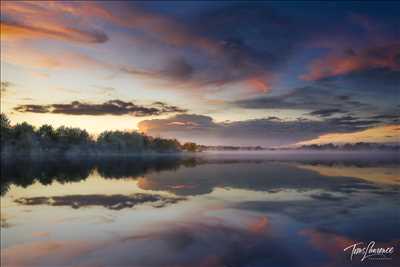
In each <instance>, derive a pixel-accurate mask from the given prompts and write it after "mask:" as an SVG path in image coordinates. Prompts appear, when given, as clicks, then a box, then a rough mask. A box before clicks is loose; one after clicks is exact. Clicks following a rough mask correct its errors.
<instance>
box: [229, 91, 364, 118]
mask: <svg viewBox="0 0 400 267" xmlns="http://www.w3.org/2000/svg"><path fill="white" fill-rule="evenodd" d="M234 105H236V106H239V107H242V108H249V109H298V110H315V109H320V110H334V111H335V110H342V109H344V110H346V109H348V110H352V111H354V110H356V109H358V108H361V107H364V106H365V105H366V104H364V103H361V102H359V101H357V100H353V99H352V97H351V96H350V95H343V94H340V92H339V93H336V92H333V91H332V88H326V87H323V86H305V87H300V88H296V89H293V90H292V91H290V92H289V93H286V94H283V95H278V96H263V97H257V98H251V99H244V100H238V101H236V102H234ZM315 115H318V114H315Z"/></svg>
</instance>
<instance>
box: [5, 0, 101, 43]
mask: <svg viewBox="0 0 400 267" xmlns="http://www.w3.org/2000/svg"><path fill="white" fill-rule="evenodd" d="M1 7H2V10H1V11H2V12H1V13H2V17H4V19H2V21H1V29H2V30H1V35H2V39H4V40H6V41H7V40H20V39H22V40H25V39H46V38H47V39H59V40H63V41H71V42H81V43H103V42H106V41H107V40H108V37H107V35H106V34H105V33H103V32H101V31H99V30H95V29H93V28H92V27H89V23H80V24H79V25H78V24H77V23H76V19H75V20H72V19H70V18H68V17H67V16H66V14H67V13H66V11H70V12H69V13H71V14H74V15H83V12H85V10H86V11H87V9H84V8H83V9H82V8H81V9H79V10H80V11H79V12H75V11H74V12H71V10H76V9H77V8H78V7H79V6H74V5H72V6H71V7H70V8H69V9H66V8H65V7H66V5H65V4H62V3H60V4H55V3H53V2H45V3H43V2H22V1H18V2H16V1H7V2H5V3H3V2H2V4H1ZM95 10H96V9H95ZM80 21H82V19H80ZM82 27H83V28H82ZM81 28H82V29H81Z"/></svg>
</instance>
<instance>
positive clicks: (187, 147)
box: [182, 142, 198, 152]
mask: <svg viewBox="0 0 400 267" xmlns="http://www.w3.org/2000/svg"><path fill="white" fill-rule="evenodd" d="M182 148H183V150H186V151H189V152H196V151H197V150H198V146H197V144H196V143H192V142H188V143H185V144H183V146H182Z"/></svg>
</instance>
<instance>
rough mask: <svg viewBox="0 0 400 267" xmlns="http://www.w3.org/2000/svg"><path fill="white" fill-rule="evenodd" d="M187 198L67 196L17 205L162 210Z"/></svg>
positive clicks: (44, 198) (21, 200)
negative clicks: (151, 204)
mask: <svg viewBox="0 0 400 267" xmlns="http://www.w3.org/2000/svg"><path fill="white" fill-rule="evenodd" d="M182 200H185V198H178V197H166V196H161V195H152V194H142V193H137V194H133V195H129V196H125V195H66V196H53V197H31V198H18V199H16V200H15V202H16V203H18V204H21V205H27V206H35V205H50V206H69V207H71V208H74V209H79V208H81V207H90V206H102V207H104V208H107V209H111V210H121V209H126V208H133V207H134V206H136V205H140V204H145V203H153V206H154V207H157V208H162V207H164V206H166V205H169V204H175V203H177V202H179V201H182Z"/></svg>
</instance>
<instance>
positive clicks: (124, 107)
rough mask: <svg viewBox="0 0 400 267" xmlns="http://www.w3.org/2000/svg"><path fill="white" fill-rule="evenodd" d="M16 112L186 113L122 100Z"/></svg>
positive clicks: (22, 108) (156, 104)
mask: <svg viewBox="0 0 400 267" xmlns="http://www.w3.org/2000/svg"><path fill="white" fill-rule="evenodd" d="M14 110H16V111H18V112H32V113H55V114H67V115H93V116H99V115H126V114H132V115H133V116H136V117H143V116H151V115H161V114H167V113H176V112H177V113H182V112H186V110H185V109H181V108H179V107H177V106H170V105H167V104H166V103H163V102H154V103H153V104H152V105H149V106H140V105H136V104H134V103H133V102H124V101H122V100H110V101H107V102H105V103H103V104H89V103H83V102H79V101H73V102H71V103H70V104H52V105H19V106H17V107H15V108H14Z"/></svg>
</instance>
